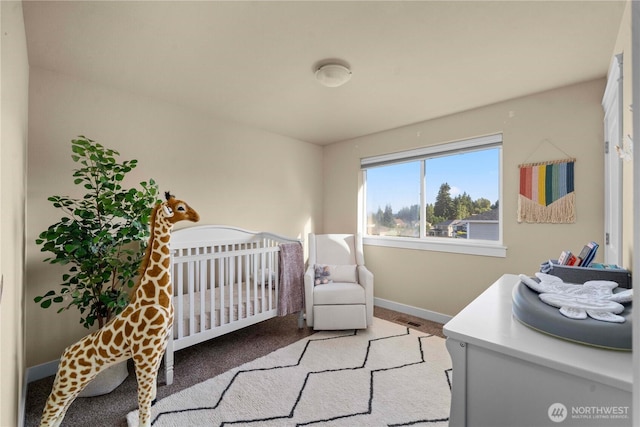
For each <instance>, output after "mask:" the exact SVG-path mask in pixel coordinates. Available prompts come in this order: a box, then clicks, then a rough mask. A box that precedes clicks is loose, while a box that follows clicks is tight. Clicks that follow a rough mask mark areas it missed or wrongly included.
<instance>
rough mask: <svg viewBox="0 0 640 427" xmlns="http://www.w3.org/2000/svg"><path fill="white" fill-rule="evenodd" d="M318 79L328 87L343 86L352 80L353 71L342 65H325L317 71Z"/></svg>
mask: <svg viewBox="0 0 640 427" xmlns="http://www.w3.org/2000/svg"><path fill="white" fill-rule="evenodd" d="M316 79H317V80H318V81H319V82H320V84H322V85H323V86H326V87H338V86H342V85H343V84H345V83H346V82H348V81H349V80H350V79H351V70H350V69H349V68H347V67H345V66H344V65H342V64H325V65H322V66H321V67H319V68H318V69H317V70H316Z"/></svg>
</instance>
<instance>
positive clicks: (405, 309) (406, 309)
mask: <svg viewBox="0 0 640 427" xmlns="http://www.w3.org/2000/svg"><path fill="white" fill-rule="evenodd" d="M373 305H376V306H378V307H382V308H387V309H389V310H393V311H397V312H399V313H404V314H408V315H411V316H416V317H419V318H421V319H425V320H430V321H432V322H436V323H441V324H443V325H444V324H445V323H447V322H448V321H449V320H451V319H452V318H453V317H452V316H447V315H446V314H442V313H438V312H436V311H431V310H425V309H424V308H418V307H413V306H411V305H406V304H401V303H399V302H395V301H389V300H386V299H382V298H374V299H373Z"/></svg>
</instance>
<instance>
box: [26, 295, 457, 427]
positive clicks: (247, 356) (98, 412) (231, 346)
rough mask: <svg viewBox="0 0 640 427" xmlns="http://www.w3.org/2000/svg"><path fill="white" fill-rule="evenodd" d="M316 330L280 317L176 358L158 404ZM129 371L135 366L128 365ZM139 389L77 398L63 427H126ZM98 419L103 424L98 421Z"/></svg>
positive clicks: (384, 315)
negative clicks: (169, 381)
mask: <svg viewBox="0 0 640 427" xmlns="http://www.w3.org/2000/svg"><path fill="white" fill-rule="evenodd" d="M374 316H375V317H378V318H381V319H385V320H388V321H392V322H395V323H399V324H402V325H406V326H408V327H410V328H412V329H415V330H419V331H422V332H425V333H429V334H433V335H438V336H440V337H443V338H444V335H443V334H442V325H441V324H439V323H435V322H431V321H428V320H425V319H421V318H419V317H415V316H410V315H406V314H403V313H398V312H396V311H393V310H388V309H385V308H381V307H375V310H374ZM313 332H314V331H313V330H312V329H310V328H307V327H305V328H302V329H298V315H297V314H293V315H290V316H286V317H276V318H273V319H269V320H266V321H264V322H261V323H258V324H256V325H252V326H248V327H246V328H243V329H241V330H239V331H235V332H232V333H229V334H226V335H223V336H221V337H218V338H215V339H212V340H210V341H207V342H204V343H202V344H198V345H195V346H192V347H189V348H186V349H184V350H180V351H178V352H176V353H175V371H174V382H173V384H171V385H170V386H167V385H165V384H164V381H165V378H164V369H162V368H161V370H160V375H159V376H158V395H157V398H158V399H162V398H163V397H166V396H169V395H171V394H173V393H176V392H178V391H180V390H183V389H185V388H188V387H191V386H192V385H194V384H197V383H199V382H202V381H204V380H206V379H208V378H211V377H213V376H216V375H219V374H222V373H224V372H226V371H228V370H229V369H231V368H234V367H236V366H239V365H241V364H244V363H247V362H249V361H251V360H254V359H257V358H259V357H262V356H264V355H266V354H269V353H271V352H272V351H274V350H277V349H278V348H281V347H284V346H286V345H289V344H291V343H293V342H295V341H298V340H300V339H302V338H304V337H306V336H309V335H311V334H312V333H313ZM129 372H133V366H132V365H131V361H129ZM52 384H53V377H47V378H44V379H41V380H39V381H34V382H32V383H30V384H29V386H28V390H27V400H26V405H25V406H26V409H25V422H24V426H25V427H34V426H38V425H39V423H40V416H41V415H42V409H43V408H44V404H45V402H46V399H47V397H48V395H49V392H50V391H51V386H52ZM136 393H137V387H136V381H135V375H132V374H130V375H129V377H128V378H127V379H126V380H125V382H124V383H122V385H120V386H119V387H118V388H117V389H116V390H114V391H113V392H111V393H109V394H107V395H104V396H96V397H89V398H78V399H76V400H75V401H74V402H73V404H72V405H71V407H70V408H69V410H68V411H67V414H66V416H65V419H64V421H63V423H62V427H65V426H68V427H70V426H72V427H80V426H91V427H106V426H113V427H126V426H127V421H126V415H127V414H128V413H129V412H131V411H133V410H135V409H137V405H138V404H137V394H136ZM96 420H99V421H98V422H96Z"/></svg>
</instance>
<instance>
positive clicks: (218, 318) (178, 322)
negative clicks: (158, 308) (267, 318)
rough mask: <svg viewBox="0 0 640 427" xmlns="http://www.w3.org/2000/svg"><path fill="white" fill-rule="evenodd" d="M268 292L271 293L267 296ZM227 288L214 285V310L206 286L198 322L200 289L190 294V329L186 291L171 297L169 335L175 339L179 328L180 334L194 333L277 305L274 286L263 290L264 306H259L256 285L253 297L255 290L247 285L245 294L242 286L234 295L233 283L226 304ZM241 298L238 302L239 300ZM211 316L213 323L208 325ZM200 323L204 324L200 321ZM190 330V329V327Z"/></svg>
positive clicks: (259, 294) (260, 292)
mask: <svg viewBox="0 0 640 427" xmlns="http://www.w3.org/2000/svg"><path fill="white" fill-rule="evenodd" d="M223 293H224V306H223V307H221V306H220V298H221V296H222V295H223ZM269 294H271V295H269ZM229 295H230V290H229V286H225V287H224V292H222V290H221V289H220V288H219V287H218V288H215V295H214V305H215V308H214V310H212V309H211V290H210V289H207V290H206V291H205V292H204V322H201V320H202V316H203V312H202V310H201V308H202V302H203V301H202V295H201V292H194V293H193V313H194V314H193V329H192V328H191V322H190V316H191V307H190V303H191V297H190V296H189V294H185V295H181V296H176V297H174V310H175V320H174V322H173V337H174V339H178V336H179V331H180V330H181V331H182V336H185V337H186V336H190V335H193V334H197V333H199V332H201V331H202V330H208V329H213V328H215V327H218V326H221V325H224V324H227V323H230V322H232V321H234V320H238V319H243V318H246V317H250V316H253V315H256V314H260V313H262V312H264V311H268V310H272V309H275V308H276V307H277V305H276V300H275V298H276V292H275V290H274V289H267V288H265V290H264V307H263V296H262V295H263V294H262V289H261V288H258V292H257V297H254V295H255V289H254V288H251V289H250V290H249V293H247V290H246V287H245V286H243V287H242V294H241V296H240V295H238V289H237V287H236V286H234V289H233V303H230V298H229ZM178 298H180V299H181V300H182V312H181V313H180V310H179V302H178ZM239 301H241V303H239ZM212 319H213V324H212V322H211V321H212ZM203 323H204V324H203ZM191 329H192V330H191Z"/></svg>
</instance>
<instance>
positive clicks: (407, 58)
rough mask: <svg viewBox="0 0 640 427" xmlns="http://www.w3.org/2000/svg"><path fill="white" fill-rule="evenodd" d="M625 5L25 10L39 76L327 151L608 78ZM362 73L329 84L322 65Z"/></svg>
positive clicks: (84, 5)
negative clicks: (337, 63)
mask: <svg viewBox="0 0 640 427" xmlns="http://www.w3.org/2000/svg"><path fill="white" fill-rule="evenodd" d="M624 7H625V3H624V2H617V1H604V2H595V1H492V2H489V1H468V2H463V1H443V2H436V1H394V2H384V1H355V2H343V1H320V2H316V1H297V2H275V1H258V2H249V1H235V2H221V1H199V2H182V1H173V2H171V1H168V2H154V1H142V2H130V1H127V2H124V1H107V2H95V1H65V2H55V1H45V2H37V1H25V2H24V3H23V8H24V16H25V26H26V31H27V43H28V52H29V62H30V65H31V66H35V67H41V68H44V69H48V70H52V71H57V72H60V73H64V74H67V75H70V76H74V77H77V78H80V79H85V80H89V81H93V82H97V83H100V84H104V85H109V86H112V87H114V88H118V89H121V90H125V91H129V92H134V93H137V94H140V95H143V96H148V97H151V98H153V99H158V100H164V101H168V102H171V103H174V104H178V105H181V106H184V107H187V108H190V109H193V110H194V111H200V112H204V113H206V114H210V115H213V116H216V117H219V118H221V119H225V120H231V121H236V122H240V123H242V124H245V125H249V126H252V127H256V128H260V129H264V130H268V131H271V132H275V133H278V134H282V135H287V136H290V137H293V138H296V139H300V140H303V141H308V142H312V143H316V144H328V143H332V142H336V141H341V140H346V139H350V138H354V137H357V136H361V135H366V134H370V133H375V132H379V131H382V130H386V129H391V128H395V127H399V126H403V125H407V124H410V123H416V122H420V121H423V120H427V119H430V118H434V117H439V116H443V115H447V114H451V113H455V112H459V111H464V110H468V109H472V108H475V107H479V106H482V105H487V104H491V103H494V102H498V101H501V100H505V99H510V98H514V97H518V96H522V95H526V94H530V93H535V92H539V91H543V90H547V89H550V88H554V87H559V86H564V85H567V84H571V83H574V82H579V81H585V80H590V79H593V78H598V77H602V76H605V75H606V72H607V69H608V67H609V63H610V60H611V55H612V54H613V47H614V43H615V40H616V36H617V33H618V29H619V26H620V20H621V17H622V13H623V11H624ZM327 58H337V59H341V60H343V61H346V62H347V63H348V64H349V65H350V66H351V69H352V71H353V77H352V79H351V81H350V82H348V83H347V84H346V85H344V86H342V87H339V88H326V87H323V86H321V85H320V84H319V83H318V82H317V81H315V78H314V67H315V66H316V65H317V63H318V62H319V61H321V60H324V59H327Z"/></svg>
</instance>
